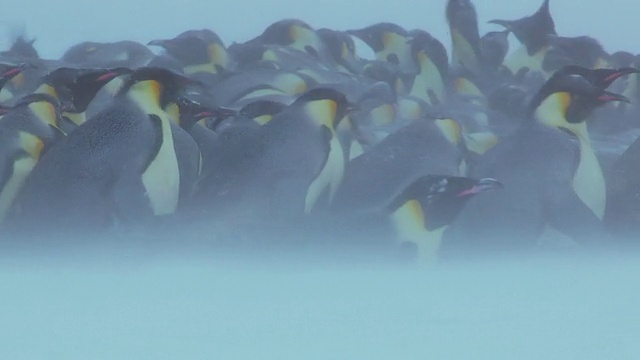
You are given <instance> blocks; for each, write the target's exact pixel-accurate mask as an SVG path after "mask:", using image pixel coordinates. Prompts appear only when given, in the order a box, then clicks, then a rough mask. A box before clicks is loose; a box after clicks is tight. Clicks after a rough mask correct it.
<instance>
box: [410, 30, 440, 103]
mask: <svg viewBox="0 0 640 360" xmlns="http://www.w3.org/2000/svg"><path fill="white" fill-rule="evenodd" d="M409 43H410V44H411V54H412V57H413V59H414V61H415V63H416V64H418V68H419V71H418V74H417V75H416V76H415V78H414V80H413V86H412V87H411V91H410V92H409V95H411V96H414V97H417V98H419V99H422V100H424V101H425V102H426V103H427V104H429V105H430V106H437V105H441V104H444V103H445V101H446V95H447V92H448V90H449V89H448V88H449V59H448V56H447V51H446V49H445V48H444V45H442V43H441V42H440V41H438V40H437V39H435V38H434V37H432V36H431V35H430V34H429V33H427V32H424V31H421V32H414V36H413V37H412V39H411V40H410V41H409Z"/></svg>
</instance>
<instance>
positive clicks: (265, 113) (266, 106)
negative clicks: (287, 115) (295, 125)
mask: <svg viewBox="0 0 640 360" xmlns="http://www.w3.org/2000/svg"><path fill="white" fill-rule="evenodd" d="M286 107H287V106H286V105H285V104H283V103H280V102H277V101H270V100H257V101H254V102H251V103H249V104H247V105H245V106H244V107H243V108H242V109H240V111H239V114H240V115H242V116H245V117H247V118H249V119H252V120H253V121H255V122H256V123H258V124H260V125H264V124H266V123H268V122H269V121H271V119H272V118H273V117H274V116H275V115H276V114H278V113H280V112H281V111H282V110H284V109H285V108H286Z"/></svg>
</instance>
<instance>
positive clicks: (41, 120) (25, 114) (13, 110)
mask: <svg viewBox="0 0 640 360" xmlns="http://www.w3.org/2000/svg"><path fill="white" fill-rule="evenodd" d="M2 112H4V114H3V115H2V116H1V117H0V138H1V139H2V140H1V141H0V143H1V145H0V164H1V166H0V223H2V221H3V220H4V218H5V216H6V215H7V213H8V212H9V211H10V209H11V207H12V205H13V201H14V200H15V198H16V196H17V195H18V193H19V191H20V189H21V187H22V185H23V184H24V181H25V180H26V179H27V177H28V176H29V174H30V173H31V170H32V169H33V167H34V166H35V165H36V163H37V162H38V160H39V159H40V157H41V156H42V155H43V154H44V153H46V151H47V150H48V149H49V148H50V147H51V146H53V145H54V144H55V142H56V141H58V140H59V139H60V138H61V137H62V136H63V135H62V134H61V133H60V132H59V130H58V129H57V128H56V127H55V124H56V123H57V122H58V121H59V118H60V117H61V113H60V105H59V103H58V101H57V100H56V99H54V98H53V97H50V96H49V95H45V94H31V95H28V96H26V97H23V98H22V99H20V100H19V101H18V102H17V103H16V104H15V105H13V106H12V107H10V108H4V109H3V111H2Z"/></svg>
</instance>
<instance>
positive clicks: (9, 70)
mask: <svg viewBox="0 0 640 360" xmlns="http://www.w3.org/2000/svg"><path fill="white" fill-rule="evenodd" d="M31 68H34V66H33V65H31V64H30V63H26V62H25V63H20V64H18V65H8V64H0V90H1V89H2V88H3V87H4V86H5V85H6V84H7V82H9V81H10V80H11V79H13V78H14V77H16V76H18V75H20V74H21V73H22V71H23V70H25V69H31Z"/></svg>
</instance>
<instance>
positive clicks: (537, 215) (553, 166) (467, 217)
mask: <svg viewBox="0 0 640 360" xmlns="http://www.w3.org/2000/svg"><path fill="white" fill-rule="evenodd" d="M587 74H589V73H587ZM587 77H589V76H587ZM612 101H627V99H626V98H625V97H624V96H622V95H619V94H615V93H611V92H608V91H606V90H604V89H603V88H601V87H598V86H596V85H594V84H592V83H591V82H590V81H589V80H588V79H587V78H585V77H583V76H581V75H578V74H575V73H573V72H571V71H559V72H557V73H556V74H554V75H553V76H552V77H551V78H550V79H549V80H548V81H547V82H546V83H545V85H544V86H542V88H541V89H540V90H539V91H538V93H537V94H536V95H535V96H534V97H533V99H532V100H531V102H530V106H529V119H528V121H525V122H524V123H523V124H522V125H521V126H520V127H519V129H518V130H517V131H516V132H515V133H514V134H513V135H511V136H509V137H505V138H504V139H503V140H502V141H501V142H499V143H498V144H497V145H496V146H494V147H493V148H492V149H490V150H489V151H488V152H487V153H485V154H484V156H483V158H482V161H481V162H480V164H478V165H477V166H476V167H474V169H473V171H472V172H471V174H470V176H472V177H494V178H499V179H500V181H501V182H502V183H503V184H504V191H501V192H500V193H496V194H492V195H495V196H486V197H485V196H481V195H480V196H478V197H476V198H474V199H472V200H471V201H470V202H469V204H468V206H467V207H465V209H464V210H463V211H462V213H461V214H460V216H459V217H458V218H457V219H456V221H454V223H453V224H452V225H451V226H450V227H449V228H448V229H447V231H446V232H445V234H444V239H443V244H442V252H443V256H445V257H457V256H465V255H469V254H475V252H479V253H481V254H486V253H492V254H494V255H497V254H503V253H505V252H510V251H517V252H521V251H525V252H530V251H533V250H535V249H537V240H538V239H539V237H540V236H541V235H542V233H543V231H544V229H545V226H550V227H552V228H554V229H555V230H558V231H559V232H561V233H563V234H564V235H566V236H568V237H570V238H572V239H573V240H574V241H575V242H576V243H578V244H593V243H600V242H602V241H603V238H604V231H603V226H602V222H601V218H602V214H603V211H604V206H605V190H604V189H605V184H604V177H603V175H602V170H601V168H600V165H599V163H598V159H597V158H596V156H595V154H594V151H593V148H592V146H591V141H590V139H589V135H588V133H587V127H586V123H585V121H586V120H587V119H588V117H589V115H590V114H591V112H592V111H593V110H594V109H595V108H597V107H599V106H602V105H604V104H606V103H609V102H612Z"/></svg>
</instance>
